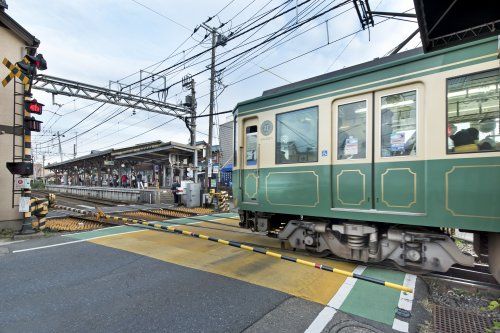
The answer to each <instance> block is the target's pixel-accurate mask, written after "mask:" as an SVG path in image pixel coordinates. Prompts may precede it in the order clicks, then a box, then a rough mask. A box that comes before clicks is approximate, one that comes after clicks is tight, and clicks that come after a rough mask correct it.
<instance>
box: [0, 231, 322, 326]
mask: <svg viewBox="0 0 500 333" xmlns="http://www.w3.org/2000/svg"><path fill="white" fill-rule="evenodd" d="M60 241H63V240H62V237H60V236H55V237H50V238H44V239H37V240H29V241H24V242H20V243H15V244H10V245H7V246H0V250H1V251H0V267H1V269H0V332H2V333H3V332H9V333H10V332H145V331H157V332H158V331H160V332H188V331H189V332H242V331H245V330H247V331H251V332H266V331H267V332H277V331H282V332H285V331H286V332H303V331H304V330H305V329H306V328H307V327H308V325H309V324H310V323H311V322H312V321H313V320H314V318H315V317H316V315H317V314H318V313H319V312H320V311H321V309H322V308H323V307H322V306H321V305H319V304H317V303H313V302H308V301H305V300H302V299H297V298H294V297H292V296H290V295H288V294H285V293H282V292H279V291H275V290H271V289H268V288H264V287H260V286H256V285H253V284H249V283H246V282H242V281H238V280H235V279H231V278H227V277H224V276H220V275H216V274H212V273H207V272H203V271H200V270H194V269H190V268H185V267H181V266H178V265H175V264H171V263H167V262H164V261H160V260H156V259H152V258H148V257H145V256H142V255H138V254H134V253H130V252H126V251H121V250H116V249H112V248H108V247H104V246H100V245H96V244H92V243H88V242H81V243H74V244H70V245H64V246H58V247H51V248H45V249H40V250H34V251H29V252H21V253H12V251H13V250H16V249H22V248H30V247H34V246H36V247H38V246H44V245H48V244H54V243H58V242H60ZM64 241H67V239H66V240H64Z"/></svg>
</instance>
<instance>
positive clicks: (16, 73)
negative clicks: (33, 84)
mask: <svg viewBox="0 0 500 333" xmlns="http://www.w3.org/2000/svg"><path fill="white" fill-rule="evenodd" d="M22 62H26V63H29V60H28V59H27V58H26V57H25V58H24V59H23V60H22ZM2 63H3V64H4V65H5V67H7V68H8V69H9V71H10V73H9V74H8V75H7V76H6V77H5V79H3V80H2V86H4V87H5V86H6V85H8V84H9V82H10V81H11V80H12V79H13V78H14V77H17V78H18V79H19V80H21V82H22V83H23V84H28V83H30V78H29V77H28V76H26V75H24V73H23V72H22V71H21V69H20V68H19V67H18V66H17V64H16V65H13V64H12V63H11V62H10V61H9V60H8V59H7V58H3V61H2Z"/></svg>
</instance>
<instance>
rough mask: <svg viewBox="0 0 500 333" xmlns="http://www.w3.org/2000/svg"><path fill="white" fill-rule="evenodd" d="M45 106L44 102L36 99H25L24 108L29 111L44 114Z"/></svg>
mask: <svg viewBox="0 0 500 333" xmlns="http://www.w3.org/2000/svg"><path fill="white" fill-rule="evenodd" d="M44 106H45V105H44V104H42V103H38V102H37V100H36V99H32V100H31V101H30V100H26V101H24V108H25V110H26V111H28V112H29V113H34V114H42V111H43V107H44Z"/></svg>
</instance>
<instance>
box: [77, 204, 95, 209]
mask: <svg viewBox="0 0 500 333" xmlns="http://www.w3.org/2000/svg"><path fill="white" fill-rule="evenodd" d="M77 206H78V207H83V208H87V209H94V208H95V207H92V206H87V205H77Z"/></svg>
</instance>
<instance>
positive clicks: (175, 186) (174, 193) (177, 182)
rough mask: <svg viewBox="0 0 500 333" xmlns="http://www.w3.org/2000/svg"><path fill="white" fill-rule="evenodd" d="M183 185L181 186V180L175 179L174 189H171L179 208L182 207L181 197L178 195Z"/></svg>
mask: <svg viewBox="0 0 500 333" xmlns="http://www.w3.org/2000/svg"><path fill="white" fill-rule="evenodd" d="M180 186H181V184H179V179H178V178H177V177H175V180H174V182H173V184H172V187H171V188H170V189H171V190H172V194H173V195H174V203H175V204H176V205H177V206H179V205H180V200H179V199H180V195H179V194H178V193H177V191H178V190H177V188H178V187H180Z"/></svg>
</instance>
